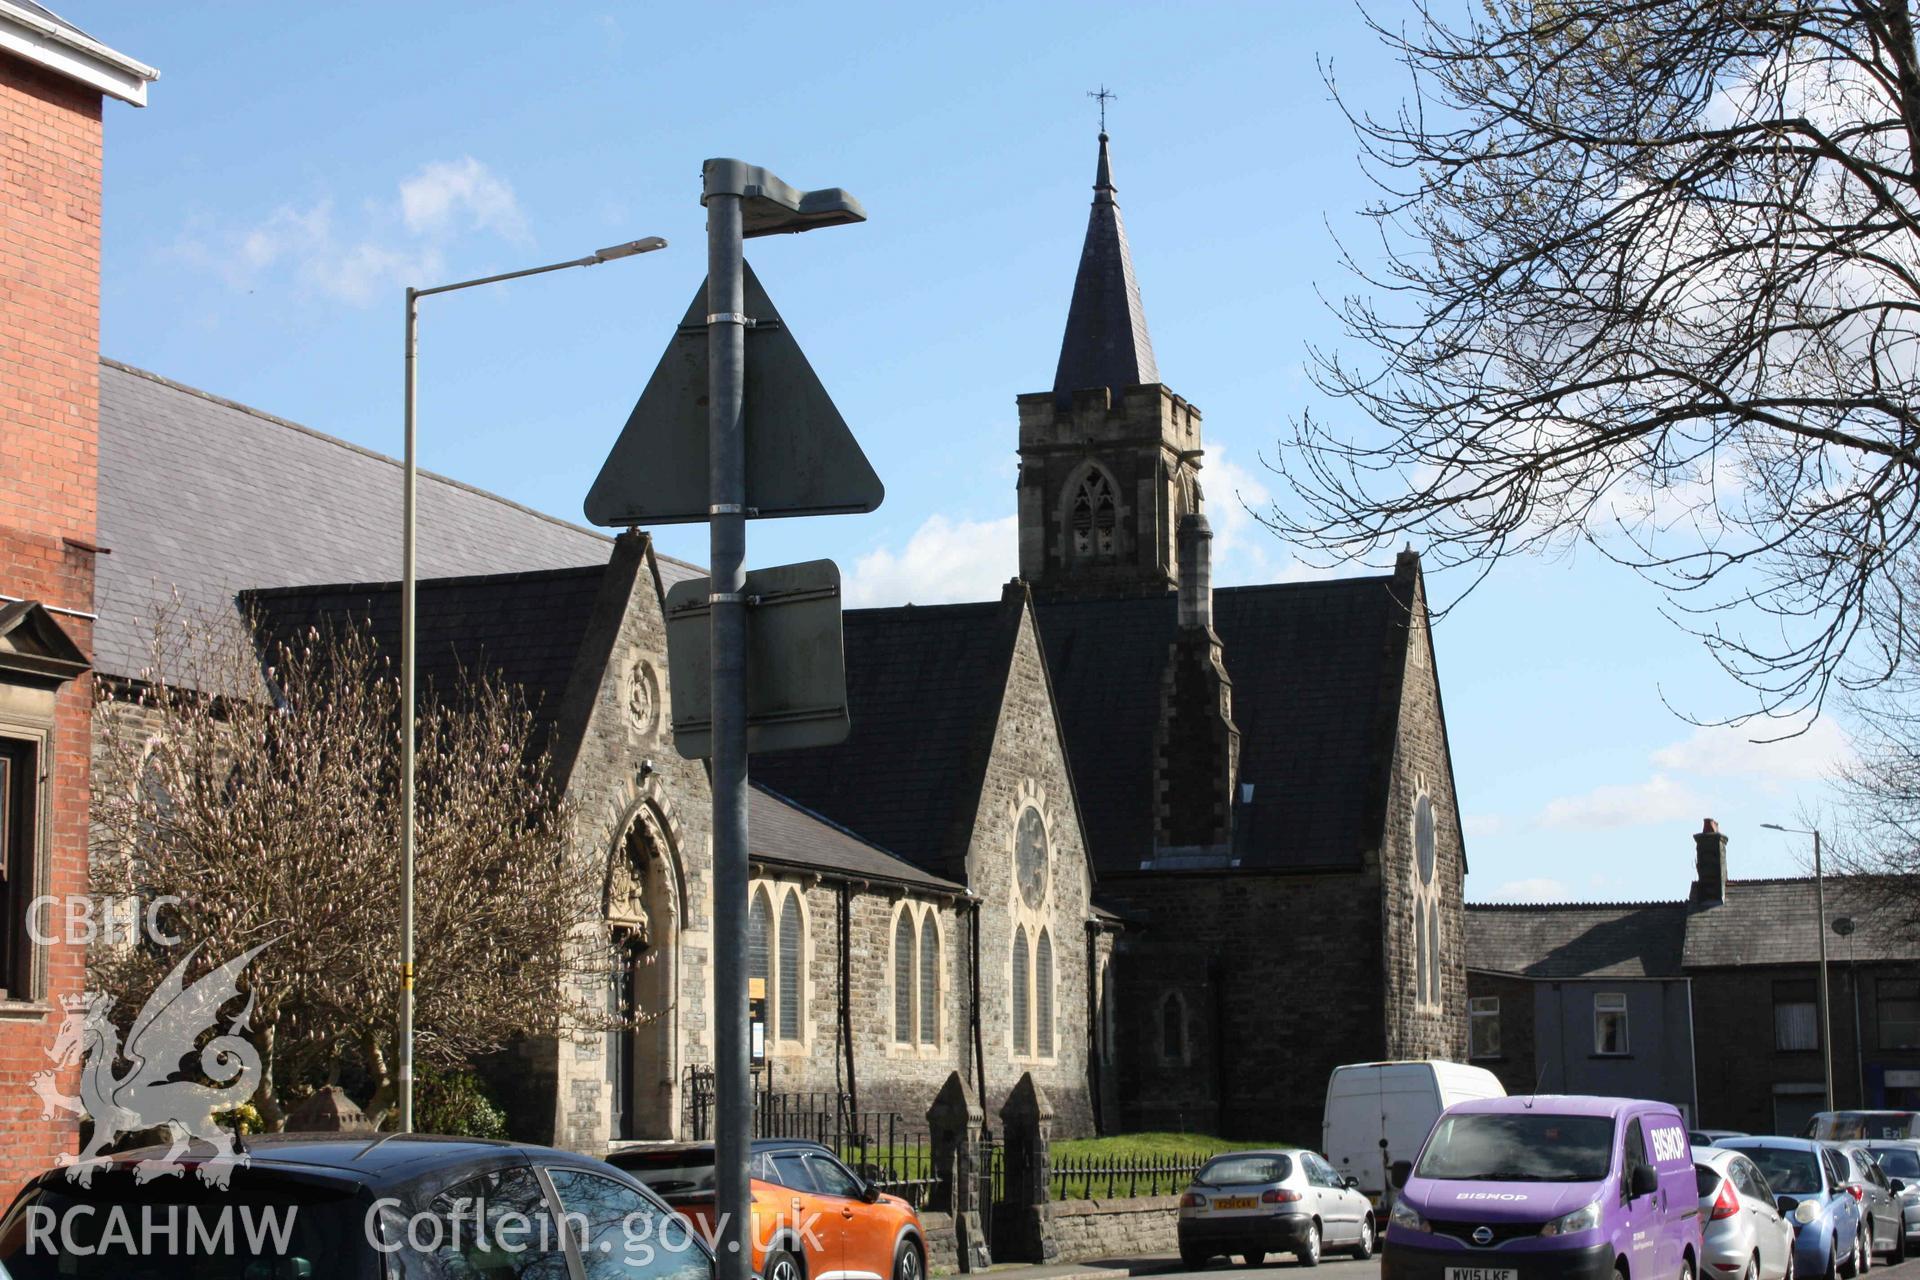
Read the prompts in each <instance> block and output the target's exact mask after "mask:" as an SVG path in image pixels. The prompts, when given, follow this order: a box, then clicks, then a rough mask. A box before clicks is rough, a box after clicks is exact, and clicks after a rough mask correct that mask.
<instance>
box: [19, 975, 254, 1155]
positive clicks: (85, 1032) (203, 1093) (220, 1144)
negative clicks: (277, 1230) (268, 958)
mask: <svg viewBox="0 0 1920 1280" xmlns="http://www.w3.org/2000/svg"><path fill="white" fill-rule="evenodd" d="M271 945H272V943H271V942H264V943H261V944H260V945H259V946H257V947H255V948H254V949H253V950H251V951H248V952H245V953H244V954H242V955H239V956H235V957H234V958H233V959H231V960H229V961H227V962H226V963H225V964H223V965H221V966H220V967H219V968H217V969H215V970H213V971H212V972H211V973H208V974H206V975H205V976H203V977H201V978H198V979H196V980H195V981H194V982H193V984H192V985H191V986H189V985H187V983H186V981H185V974H186V970H187V965H188V964H189V963H190V962H191V961H192V960H193V957H194V954H195V953H196V952H198V951H199V948H198V947H195V948H194V949H193V950H192V951H189V952H187V954H186V955H185V956H183V957H181V960H180V963H179V964H177V965H175V966H174V967H173V971H172V972H171V973H169V974H168V975H167V976H166V978H165V979H164V980H162V982H161V983H160V985H159V987H158V988H156V989H155V990H154V993H153V994H152V995H151V996H149V997H148V998H147V1003H146V1004H145V1005H144V1006H143V1007H142V1008H141V1010H140V1013H139V1015H138V1016H137V1017H135V1018H134V1020H133V1025H132V1027H130V1028H129V1029H128V1031H127V1039H126V1043H125V1045H124V1046H123V1045H122V1044H121V1042H120V1032H119V1029H118V1028H116V1027H115V1026H114V1024H113V1021H112V1020H111V1019H110V1018H109V1017H108V1014H109V1013H110V1012H111V1011H112V1009H113V997H111V996H108V995H105V994H103V993H101V992H94V991H90V992H87V993H85V994H83V995H78V996H68V997H66V999H64V1000H63V1001H62V1002H61V1003H62V1006H63V1007H64V1008H65V1009H66V1019H65V1020H64V1021H63V1022H62V1023H61V1024H60V1031H59V1034H58V1035H57V1036H56V1037H55V1039H54V1042H53V1047H52V1048H51V1049H48V1050H47V1056H48V1057H50V1058H52V1059H53V1061H54V1063H55V1067H54V1069H53V1070H48V1071H41V1072H38V1073H37V1074H35V1076H34V1077H33V1090H34V1092H35V1093H37V1094H39V1095H40V1101H41V1103H42V1104H43V1105H44V1107H45V1111H44V1113H43V1116H42V1118H43V1119H48V1120H51V1119H52V1118H53V1117H54V1116H55V1115H58V1114H60V1113H62V1112H64V1113H66V1114H69V1115H84V1116H88V1117H90V1118H91V1119H92V1120H93V1137H92V1139H91V1140H90V1141H89V1142H88V1143H87V1146H86V1149H85V1150H84V1151H82V1152H81V1153H80V1154H79V1155H77V1156H76V1155H73V1154H71V1153H67V1154H63V1155H62V1156H61V1157H60V1163H61V1164H63V1165H66V1166H67V1177H68V1178H70V1179H72V1180H73V1181H75V1182H77V1183H79V1184H80V1185H81V1186H83V1187H84V1186H89V1185H91V1184H92V1181H93V1171H94V1170H95V1169H97V1168H99V1167H101V1166H102V1165H105V1164H107V1163H108V1162H109V1157H108V1156H107V1155H105V1154H103V1153H104V1152H106V1150H107V1149H108V1148H109V1147H111V1146H112V1145H113V1144H114V1143H115V1142H116V1141H117V1140H118V1139H119V1138H120V1137H121V1136H122V1135H124V1134H128V1133H136V1132H138V1131H140V1130H142V1129H156V1128H159V1127H161V1126H163V1125H164V1126H165V1127H166V1128H167V1130H168V1132H169V1134H170V1141H171V1145H170V1146H169V1147H168V1148H167V1150H166V1152H165V1153H164V1154H163V1155H161V1156H159V1157H158V1158H156V1159H151V1160H142V1161H140V1162H139V1163H137V1164H136V1165H135V1166H134V1181H135V1182H136V1183H144V1182H150V1181H152V1180H153V1179H154V1178H158V1177H161V1176H163V1175H167V1176H174V1177H178V1176H180V1175H181V1174H183V1173H185V1172H186V1166H185V1165H183V1164H182V1163H181V1158H182V1157H183V1156H185V1155H186V1153H187V1145H188V1143H189V1142H191V1141H192V1140H194V1139H199V1140H200V1141H201V1142H204V1143H206V1144H207V1145H209V1146H211V1147H212V1148H213V1155H212V1156H211V1157H210V1158H208V1159H205V1160H201V1161H200V1162H199V1164H198V1169H197V1172H198V1174H199V1177H200V1180H201V1181H202V1182H204V1183H206V1184H207V1185H208V1186H210V1187H219V1188H221V1189H223V1190H224V1189H225V1188H226V1186H227V1182H228V1180H229V1179H230V1178H232V1176H233V1168H234V1166H235V1165H244V1164H246V1163H247V1155H246V1153H245V1152H244V1151H236V1150H235V1149H234V1145H233V1135H232V1134H231V1133H229V1132H228V1131H227V1130H225V1129H223V1128H221V1127H220V1125H219V1124H218V1123H216V1122H215V1120H214V1115H215V1114H216V1113H218V1112H221V1111H227V1110H230V1109H232V1108H234V1107H237V1106H239V1105H240V1104H241V1103H243V1102H246V1101H247V1100H248V1099H249V1098H251V1097H252V1096H253V1091H254V1086H255V1085H256V1084H257V1083H258V1081H259V1079H260V1054H259V1052H258V1051H257V1050H255V1049H254V1047H253V1045H252V1044H251V1043H249V1042H248V1041H247V1040H246V1039H245V1037H244V1036H242V1035H241V1034H240V1033H241V1032H244V1031H245V1030H246V1029H247V1019H248V1017H249V1015H251V1014H252V1012H253V997H252V996H251V995H249V996H248V997H247V1003H246V1005H245V1007H244V1008H242V1009H241V1010H240V1012H239V1013H237V1014H235V1015H233V1016H232V1017H231V1018H229V1019H228V1020H227V1026H226V1030H225V1031H224V1032H222V1033H221V1034H218V1035H215V1036H213V1037H212V1038H211V1039H209V1040H207V1042H206V1043H205V1044H204V1045H199V1049H198V1058H199V1072H200V1074H201V1075H203V1076H204V1077H206V1078H207V1079H208V1080H212V1081H214V1083H213V1084H211V1085H206V1084H201V1083H200V1082H199V1081H198V1080H194V1079H176V1078H175V1077H177V1076H180V1075H182V1074H183V1069H182V1065H181V1064H182V1062H183V1060H184V1059H186V1058H187V1057H188V1056H189V1055H191V1054H194V1052H195V1046H196V1044H198V1042H199V1040H200V1037H201V1036H202V1035H203V1034H204V1033H205V1032H207V1031H209V1030H216V1029H217V1028H218V1025H219V1023H220V1021H221V1017H220V1010H221V1007H222V1006H224V1005H226V1004H227V1003H228V1002H229V1001H232V1000H236V999H238V998H239V996H240V988H239V985H238V982H237V979H238V978H239V976H240V971H241V970H243V969H245V968H246V967H247V964H248V962H249V961H251V960H252V959H253V958H254V957H255V956H257V955H259V954H260V953H261V952H262V951H264V950H265V949H266V948H267V947H268V946H271ZM122 1059H124V1060H125V1061H126V1062H127V1064H128V1066H127V1070H126V1071H124V1072H122V1073H120V1074H118V1075H116V1074H115V1072H114V1068H115V1067H116V1066H117V1065H118V1064H119V1062H120V1061H121V1060H122ZM75 1063H78V1064H79V1066H80V1095H79V1096H78V1097H69V1096H67V1095H66V1094H63V1093H61V1092H60V1091H59V1085H58V1083H57V1080H56V1072H57V1071H58V1070H59V1068H61V1067H69V1066H72V1065H74V1064H75Z"/></svg>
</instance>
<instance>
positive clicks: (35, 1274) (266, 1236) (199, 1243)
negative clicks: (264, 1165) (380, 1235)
mask: <svg viewBox="0 0 1920 1280" xmlns="http://www.w3.org/2000/svg"><path fill="white" fill-rule="evenodd" d="M235 1175H236V1176H235V1177H234V1179H233V1185H232V1186H231V1187H230V1188H229V1189H228V1190H224V1191H223V1190H220V1189H218V1188H214V1187H207V1186H204V1185H203V1184H202V1183H201V1182H200V1181H199V1180H198V1179H197V1178H195V1177H193V1176H192V1175H191V1174H189V1175H188V1176H186V1177H185V1178H164V1179H160V1180H157V1181H154V1182H150V1183H148V1184H147V1185H145V1186H135V1185H133V1180H132V1178H131V1177H130V1176H128V1175H126V1174H124V1173H121V1172H118V1171H108V1172H102V1173H96V1174H95V1175H94V1179H93V1186H92V1187H91V1188H82V1187H80V1186H77V1185H73V1184H70V1183H67V1182H64V1181H62V1182H61V1183H59V1184H57V1185H55V1186H46V1187H36V1188H32V1189H30V1190H28V1191H27V1192H26V1193H25V1194H23V1195H22V1196H21V1197H20V1199H19V1200H18V1201H16V1202H15V1203H14V1206H13V1209H12V1211H11V1212H10V1213H9V1214H8V1215H7V1218H6V1221H5V1223H4V1224H0V1270H3V1271H4V1273H5V1274H7V1275H9V1276H12V1277H13V1280H95V1278H96V1277H97V1278H98V1280H254V1278H256V1277H259V1276H298V1277H300V1278H301V1280H349V1278H350V1277H353V1278H357V1277H359V1276H360V1275H362V1274H363V1271H364V1268H363V1265H362V1263H363V1260H364V1259H365V1258H367V1257H368V1255H369V1254H370V1253H371V1252H372V1246H371V1241H370V1240H369V1239H368V1230H369V1228H368V1225H367V1214H366V1210H365V1208H364V1207H363V1206H362V1205H361V1204H360V1203H359V1202H358V1201H357V1200H356V1199H355V1198H354V1196H353V1195H352V1193H350V1192H347V1191H342V1190H335V1189H333V1188H328V1187H315V1186H312V1185H310V1184H307V1183H303V1182H296V1181H289V1180H284V1179H269V1178H262V1177H259V1176H257V1175H256V1176H252V1177H246V1176H245V1171H241V1170H236V1171H235Z"/></svg>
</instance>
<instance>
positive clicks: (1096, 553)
mask: <svg viewBox="0 0 1920 1280" xmlns="http://www.w3.org/2000/svg"><path fill="white" fill-rule="evenodd" d="M1072 518H1073V554H1074V555H1075V556H1076V557H1077V558H1079V559H1082V560H1087V559H1105V558H1108V557H1110V556H1112V555H1113V553H1114V530H1115V528H1116V527H1117V525H1118V524H1119V509H1118V506H1117V505H1116V503H1115V501H1114V496H1113V481H1111V480H1109V479H1108V478H1107V473H1106V472H1104V471H1091V472H1088V473H1087V478H1086V479H1084V480H1082V481H1081V482H1080V488H1079V489H1078V490H1077V491H1076V492H1075V493H1074V495H1073V512H1072Z"/></svg>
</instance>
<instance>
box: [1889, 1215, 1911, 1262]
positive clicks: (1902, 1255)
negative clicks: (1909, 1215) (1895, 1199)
mask: <svg viewBox="0 0 1920 1280" xmlns="http://www.w3.org/2000/svg"><path fill="white" fill-rule="evenodd" d="M1906 1260H1907V1224H1906V1222H1905V1221H1904V1218H1903V1220H1902V1221H1901V1223H1900V1226H1899V1228H1898V1229H1896V1230H1895V1231H1894V1233H1893V1249H1892V1250H1891V1251H1890V1252H1889V1253H1888V1254H1887V1261H1888V1262H1891V1263H1892V1264H1893V1265H1895V1266H1896V1267H1897V1266H1899V1265H1900V1264H1901V1263H1903V1262H1905V1261H1906Z"/></svg>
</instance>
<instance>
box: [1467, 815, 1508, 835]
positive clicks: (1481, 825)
mask: <svg viewBox="0 0 1920 1280" xmlns="http://www.w3.org/2000/svg"><path fill="white" fill-rule="evenodd" d="M1460 825H1461V827H1462V828H1463V829H1465V831H1466V834H1467V838H1468V839H1469V840H1492V839H1495V838H1497V837H1499V836H1504V835H1506V834H1508V833H1509V832H1511V831H1512V830H1513V821H1512V819H1510V818H1508V817H1507V816H1506V815H1504V814H1499V813H1463V814H1461V815H1460Z"/></svg>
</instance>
